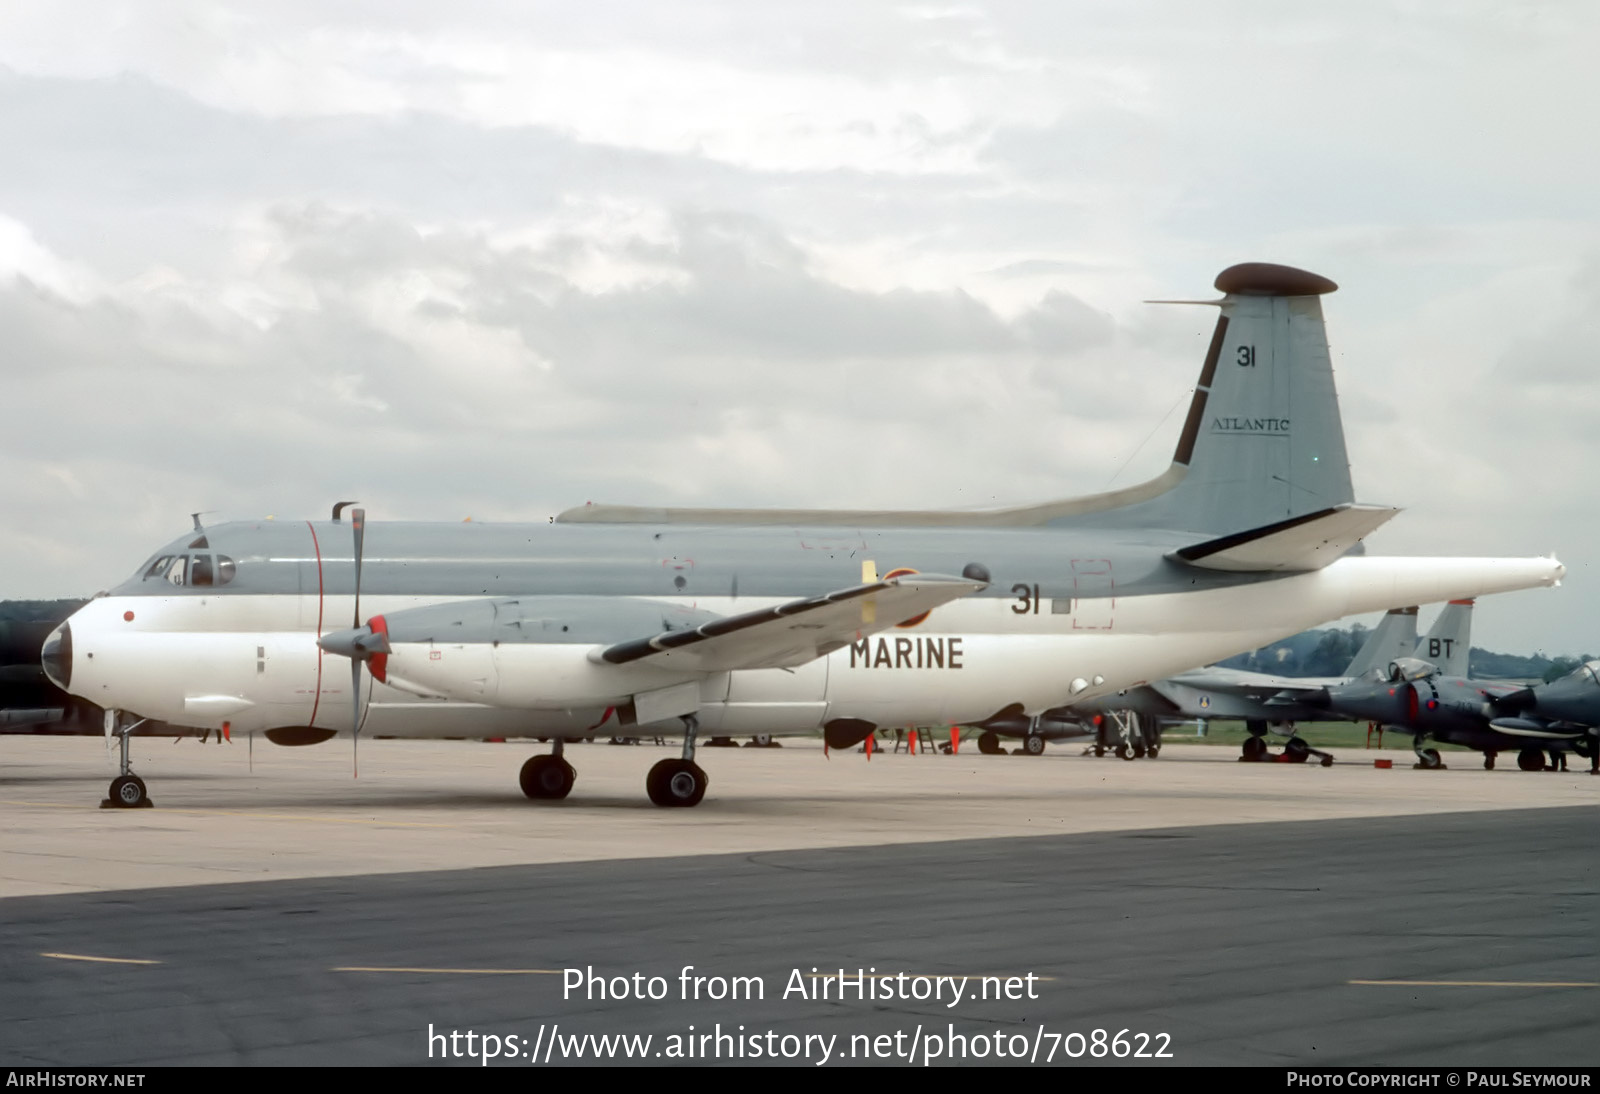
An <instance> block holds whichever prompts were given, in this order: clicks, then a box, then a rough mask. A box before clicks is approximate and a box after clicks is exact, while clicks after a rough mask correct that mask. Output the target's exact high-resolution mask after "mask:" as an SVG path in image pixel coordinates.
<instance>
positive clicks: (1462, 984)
mask: <svg viewBox="0 0 1600 1094" xmlns="http://www.w3.org/2000/svg"><path fill="white" fill-rule="evenodd" d="M1345 983H1347V984H1357V985H1361V986H1363V987H1382V988H1600V981H1595V980H1346V981H1345Z"/></svg>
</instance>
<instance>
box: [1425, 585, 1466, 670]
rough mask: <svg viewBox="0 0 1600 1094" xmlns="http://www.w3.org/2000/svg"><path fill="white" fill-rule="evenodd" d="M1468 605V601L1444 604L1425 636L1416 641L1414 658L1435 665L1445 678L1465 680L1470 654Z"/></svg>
mask: <svg viewBox="0 0 1600 1094" xmlns="http://www.w3.org/2000/svg"><path fill="white" fill-rule="evenodd" d="M1472 604H1473V602H1472V601H1470V600H1452V601H1450V603H1448V604H1446V605H1445V606H1444V608H1443V610H1441V611H1440V612H1439V618H1437V619H1435V620H1434V621H1433V626H1431V627H1429V628H1428V633H1427V634H1425V635H1423V636H1422V638H1421V639H1420V640H1418V642H1417V648H1416V652H1415V654H1414V656H1416V657H1419V658H1421V659H1422V660H1424V661H1431V662H1432V663H1433V664H1435V665H1438V666H1439V671H1440V672H1441V673H1443V674H1444V675H1445V676H1458V677H1461V678H1463V679H1465V678H1466V677H1467V675H1468V673H1467V667H1468V662H1469V661H1470V659H1471V655H1472Z"/></svg>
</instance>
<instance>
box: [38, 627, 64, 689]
mask: <svg viewBox="0 0 1600 1094" xmlns="http://www.w3.org/2000/svg"><path fill="white" fill-rule="evenodd" d="M39 662H40V664H41V665H43V666H44V674H45V675H46V676H48V677H49V678H50V682H51V683H52V684H54V685H55V686H56V687H58V688H60V689H61V690H62V691H71V690H72V625H71V624H70V623H63V624H61V626H59V627H57V628H56V629H55V630H53V631H51V632H50V637H49V638H46V639H45V640H44V646H43V648H42V649H40V651H39Z"/></svg>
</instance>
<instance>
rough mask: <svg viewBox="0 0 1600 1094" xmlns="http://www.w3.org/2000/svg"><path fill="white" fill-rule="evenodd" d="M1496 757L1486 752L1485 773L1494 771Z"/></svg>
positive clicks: (1484, 757) (1484, 756)
mask: <svg viewBox="0 0 1600 1094" xmlns="http://www.w3.org/2000/svg"><path fill="white" fill-rule="evenodd" d="M1494 755H1495V754H1494V753H1493V752H1485V753H1484V754H1483V769H1484V770H1485V771H1493V770H1494Z"/></svg>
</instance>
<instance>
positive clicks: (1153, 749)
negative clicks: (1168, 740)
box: [1144, 745, 1161, 760]
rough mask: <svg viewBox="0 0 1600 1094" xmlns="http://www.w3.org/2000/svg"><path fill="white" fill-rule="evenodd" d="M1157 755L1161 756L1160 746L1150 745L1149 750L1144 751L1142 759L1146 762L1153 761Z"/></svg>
mask: <svg viewBox="0 0 1600 1094" xmlns="http://www.w3.org/2000/svg"><path fill="white" fill-rule="evenodd" d="M1159 755H1161V746H1160V745H1151V746H1150V747H1149V748H1147V749H1145V750H1144V758H1145V759H1147V760H1153V759H1155V758H1156V757H1157V756H1159Z"/></svg>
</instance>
